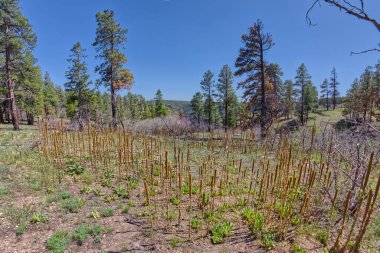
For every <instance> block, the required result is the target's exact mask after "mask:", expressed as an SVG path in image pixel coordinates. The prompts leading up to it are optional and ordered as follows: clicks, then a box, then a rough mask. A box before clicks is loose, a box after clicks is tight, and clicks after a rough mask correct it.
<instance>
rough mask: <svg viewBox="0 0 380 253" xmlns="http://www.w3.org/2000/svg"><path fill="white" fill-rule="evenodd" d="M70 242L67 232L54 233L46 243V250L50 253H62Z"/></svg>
mask: <svg viewBox="0 0 380 253" xmlns="http://www.w3.org/2000/svg"><path fill="white" fill-rule="evenodd" d="M69 241H70V235H69V233H67V232H63V231H58V232H55V233H54V234H53V235H52V236H51V237H50V238H49V239H48V240H47V241H46V249H47V250H48V251H49V252H52V253H64V252H65V250H66V247H67V245H68V244H69Z"/></svg>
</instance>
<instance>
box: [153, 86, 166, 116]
mask: <svg viewBox="0 0 380 253" xmlns="http://www.w3.org/2000/svg"><path fill="white" fill-rule="evenodd" d="M154 104H155V110H156V115H155V116H156V117H164V116H166V115H168V108H167V107H166V106H165V104H164V99H163V95H162V92H161V90H158V91H157V92H156V96H155V97H154Z"/></svg>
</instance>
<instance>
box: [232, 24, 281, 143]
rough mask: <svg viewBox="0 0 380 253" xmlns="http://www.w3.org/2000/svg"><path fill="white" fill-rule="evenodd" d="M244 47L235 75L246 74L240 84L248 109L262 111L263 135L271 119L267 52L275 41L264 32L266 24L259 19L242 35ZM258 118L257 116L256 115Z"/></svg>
mask: <svg viewBox="0 0 380 253" xmlns="http://www.w3.org/2000/svg"><path fill="white" fill-rule="evenodd" d="M242 41H243V44H244V47H242V48H240V53H239V56H238V58H237V59H236V63H235V66H236V67H237V68H238V70H237V71H236V73H235V75H237V76H243V75H245V76H246V79H245V80H243V81H241V82H240V83H239V84H238V87H239V88H242V89H244V93H243V99H245V101H246V102H248V104H249V106H248V109H249V110H250V111H253V112H256V111H258V110H259V111H260V114H259V119H258V120H259V121H260V126H261V135H262V137H265V136H266V131H267V128H268V127H269V124H270V121H271V119H269V118H268V114H267V107H268V104H267V99H266V96H267V92H266V89H267V85H268V84H266V74H265V73H266V66H267V64H266V62H265V54H266V52H267V51H269V50H270V49H271V48H272V47H273V45H274V43H273V41H272V36H271V35H270V34H269V33H264V25H263V23H262V22H261V21H260V20H257V22H256V23H254V24H253V26H251V27H250V28H249V33H248V34H243V35H242ZM256 118H257V117H256Z"/></svg>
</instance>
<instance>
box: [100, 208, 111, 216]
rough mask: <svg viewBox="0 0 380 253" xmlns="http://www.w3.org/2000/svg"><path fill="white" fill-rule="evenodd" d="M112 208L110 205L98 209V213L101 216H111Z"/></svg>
mask: <svg viewBox="0 0 380 253" xmlns="http://www.w3.org/2000/svg"><path fill="white" fill-rule="evenodd" d="M113 212H114V211H113V209H112V207H105V208H102V209H100V210H99V213H100V215H101V216H102V217H111V216H113Z"/></svg>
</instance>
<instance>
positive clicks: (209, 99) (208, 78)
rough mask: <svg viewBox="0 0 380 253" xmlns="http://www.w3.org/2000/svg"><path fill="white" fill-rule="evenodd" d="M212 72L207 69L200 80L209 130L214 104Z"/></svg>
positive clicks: (213, 116) (212, 118) (213, 114)
mask: <svg viewBox="0 0 380 253" xmlns="http://www.w3.org/2000/svg"><path fill="white" fill-rule="evenodd" d="M213 78H214V74H213V73H212V72H211V70H207V71H206V72H205V73H204V75H203V79H202V81H201V88H202V91H203V97H204V98H205V101H204V103H205V105H204V113H205V115H206V116H207V122H208V131H209V132H210V131H211V124H212V122H213V121H214V120H215V111H216V110H215V109H216V108H215V105H214V95H215V94H214V80H213Z"/></svg>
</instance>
